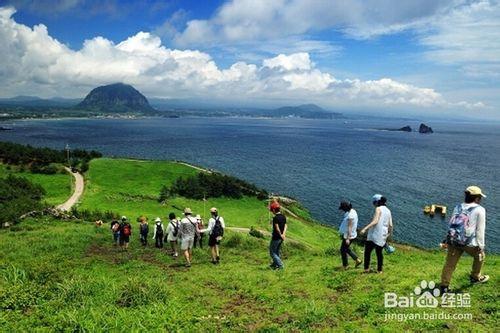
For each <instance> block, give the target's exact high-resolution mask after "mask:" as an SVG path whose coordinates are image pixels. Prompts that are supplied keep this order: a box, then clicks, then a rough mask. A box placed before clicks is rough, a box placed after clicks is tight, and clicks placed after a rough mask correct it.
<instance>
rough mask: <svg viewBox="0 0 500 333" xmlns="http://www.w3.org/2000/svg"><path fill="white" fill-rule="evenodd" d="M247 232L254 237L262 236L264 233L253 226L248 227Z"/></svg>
mask: <svg viewBox="0 0 500 333" xmlns="http://www.w3.org/2000/svg"><path fill="white" fill-rule="evenodd" d="M249 234H250V236H253V237H256V238H264V233H262V231H259V230H257V229H255V228H254V227H253V226H252V227H250V232H249Z"/></svg>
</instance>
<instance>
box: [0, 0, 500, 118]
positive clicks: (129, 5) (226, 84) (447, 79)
mask: <svg viewBox="0 0 500 333" xmlns="http://www.w3.org/2000/svg"><path fill="white" fill-rule="evenodd" d="M0 8H1V9H0V13H1V14H0V17H1V20H0V23H1V24H0V42H2V44H3V45H6V47H5V48H3V50H1V51H0V56H2V57H3V58H4V59H6V60H5V61H4V62H3V64H1V65H0V83H2V85H3V86H4V87H6V88H5V89H4V90H3V92H2V93H1V94H2V95H3V96H4V97H6V96H12V95H21V94H22V95H40V96H43V97H51V96H56V95H57V96H61V95H64V96H67V97H77V96H82V95H84V94H85V93H86V92H87V91H88V90H89V88H91V87H93V86H96V85H100V84H106V83H112V82H116V81H125V82H127V83H131V84H133V85H134V86H136V87H137V88H138V89H139V90H141V91H142V92H143V93H145V94H146V95H147V96H151V97H163V98H196V99H211V100H215V101H221V103H222V102H224V103H225V104H228V103H229V104H234V105H249V104H255V105H259V106H274V105H281V104H284V103H286V104H299V103H309V102H313V103H317V104H319V105H321V106H323V107H326V108H330V109H355V110H368V111H369V110H371V109H373V110H380V109H381V108H384V109H387V110H389V111H388V112H394V113H397V112H401V110H410V111H411V112H418V113H428V114H437V113H438V114H442V115H454V114H461V115H473V116H477V117H490V118H500V116H499V112H498V108H499V106H500V97H499V96H500V56H499V54H500V5H499V3H498V1H496V0H495V1H493V0H492V1H486V0H477V1H465V0H464V1H460V0H448V1H444V0H433V1H431V0H420V1H404V2H394V1H389V0H365V1H361V0H352V1H349V2H345V1H341V0H329V1H326V0H325V1H322V0H317V1H306V0H275V1H263V0H230V1H192V0H191V1H181V0H177V1H155V0H152V1H132V0H129V1H114V0H103V1H92V0H86V1H83V0H55V1H43V0H42V1H28V0H17V1H16V0H12V1H0ZM391 110H393V111H391Z"/></svg>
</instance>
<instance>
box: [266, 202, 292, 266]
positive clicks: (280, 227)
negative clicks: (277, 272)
mask: <svg viewBox="0 0 500 333" xmlns="http://www.w3.org/2000/svg"><path fill="white" fill-rule="evenodd" d="M269 209H270V210H271V213H273V214H274V217H273V220H272V223H273V232H272V237H271V243H270V244H269V253H270V255H271V259H272V261H273V262H272V263H271V265H270V267H271V268H272V269H283V268H284V265H283V261H282V260H281V257H280V251H281V245H282V244H283V242H284V241H285V239H286V230H287V228H288V226H287V224H286V217H285V215H283V214H282V213H281V207H280V204H279V203H278V202H277V201H274V202H273V203H271V205H270V206H269Z"/></svg>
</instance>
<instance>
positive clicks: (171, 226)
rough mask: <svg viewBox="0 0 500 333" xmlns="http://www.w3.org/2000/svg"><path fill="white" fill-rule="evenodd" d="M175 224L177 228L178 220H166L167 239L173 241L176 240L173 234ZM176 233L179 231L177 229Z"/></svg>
mask: <svg viewBox="0 0 500 333" xmlns="http://www.w3.org/2000/svg"><path fill="white" fill-rule="evenodd" d="M175 226H177V229H179V221H177V220H170V222H168V225H167V231H166V232H167V235H168V236H167V240H168V241H169V242H173V241H175V240H177V237H176V236H174V231H175ZM177 233H179V231H177Z"/></svg>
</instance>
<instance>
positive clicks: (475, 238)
mask: <svg viewBox="0 0 500 333" xmlns="http://www.w3.org/2000/svg"><path fill="white" fill-rule="evenodd" d="M464 194H465V198H464V202H463V203H461V204H459V205H457V206H456V207H455V208H454V210H453V213H452V215H451V218H450V221H449V224H448V232H447V235H446V238H445V239H444V240H443V241H442V242H441V244H440V246H441V248H443V249H447V251H448V253H447V256H446V260H445V263H444V267H443V269H442V273H441V284H440V289H441V293H447V292H449V286H450V282H451V277H452V275H453V272H454V271H455V268H456V266H457V263H458V261H459V259H460V257H461V256H462V254H463V253H464V252H465V253H467V254H469V255H470V256H471V257H472V258H473V263H472V271H471V274H470V282H471V283H473V284H476V283H484V282H487V281H488V280H489V276H488V275H482V274H481V268H482V266H483V263H484V259H485V253H484V248H485V229H486V210H485V209H484V207H483V206H481V205H480V203H481V200H482V199H483V198H485V197H486V195H484V194H483V192H482V190H481V188H479V187H478V186H469V187H467V188H466V189H465V191H464ZM372 203H373V206H374V207H375V212H374V215H373V218H372V220H371V222H370V223H369V224H368V225H366V226H365V227H364V228H362V229H361V230H360V233H361V234H366V241H365V242H364V271H365V272H366V273H369V272H370V257H371V253H372V251H373V250H374V249H375V253H376V256H377V272H378V273H382V271H383V264H384V251H383V250H384V248H385V250H386V252H387V253H392V252H394V248H393V247H392V246H389V245H388V244H387V239H388V237H389V236H390V235H391V234H392V231H393V223H392V215H391V211H390V210H389V208H387V206H386V203H387V199H386V198H385V197H384V196H382V195H381V194H375V195H374V196H373V197H372ZM339 210H341V211H343V212H344V214H343V218H342V222H341V224H340V228H339V232H340V235H341V239H342V243H341V246H340V254H341V257H342V267H343V268H344V269H347V268H348V256H350V257H351V258H352V259H353V260H354V262H355V267H358V266H359V265H361V264H362V263H363V261H362V260H361V259H360V258H359V257H358V256H357V255H356V253H354V251H353V250H351V248H350V245H351V244H352V243H353V242H354V241H355V240H356V238H357V227H358V214H357V212H356V210H355V209H354V208H353V207H352V204H351V203H349V202H347V201H342V202H341V203H340V206H339Z"/></svg>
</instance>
